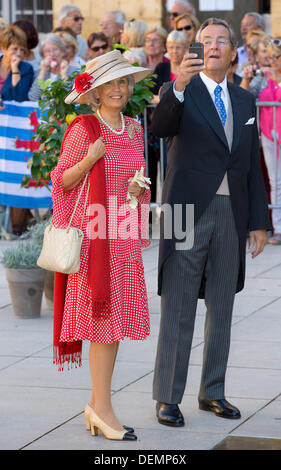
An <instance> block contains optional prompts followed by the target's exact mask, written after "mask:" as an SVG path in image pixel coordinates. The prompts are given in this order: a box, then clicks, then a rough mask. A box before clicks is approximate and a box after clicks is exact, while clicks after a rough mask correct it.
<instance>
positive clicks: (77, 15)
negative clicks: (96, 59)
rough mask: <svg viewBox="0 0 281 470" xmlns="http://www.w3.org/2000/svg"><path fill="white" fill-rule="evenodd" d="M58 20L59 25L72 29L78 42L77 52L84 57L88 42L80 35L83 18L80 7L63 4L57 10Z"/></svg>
mask: <svg viewBox="0 0 281 470" xmlns="http://www.w3.org/2000/svg"><path fill="white" fill-rule="evenodd" d="M58 20H59V25H60V26H62V27H63V28H66V27H68V28H70V29H72V31H73V33H74V34H75V36H76V40H77V43H78V52H77V54H78V55H79V56H80V57H82V59H85V58H86V54H87V51H88V44H87V41H86V39H84V38H83V36H81V33H82V26H83V21H84V18H83V15H82V13H81V10H80V8H78V7H76V6H75V5H64V6H63V7H62V8H61V9H60V11H59V14H58Z"/></svg>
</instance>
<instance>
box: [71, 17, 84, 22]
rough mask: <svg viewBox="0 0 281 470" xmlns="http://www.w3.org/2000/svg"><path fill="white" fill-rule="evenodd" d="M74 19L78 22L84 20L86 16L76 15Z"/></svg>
mask: <svg viewBox="0 0 281 470" xmlns="http://www.w3.org/2000/svg"><path fill="white" fill-rule="evenodd" d="M73 19H74V21H76V22H78V21H84V19H85V18H83V16H74V17H73Z"/></svg>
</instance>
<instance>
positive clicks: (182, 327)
mask: <svg viewBox="0 0 281 470" xmlns="http://www.w3.org/2000/svg"><path fill="white" fill-rule="evenodd" d="M204 268H205V275H206V288H205V304H206V307H207V311H206V320H205V331H204V353H203V367H202V376H201V385H200V391H199V396H200V397H201V398H208V399H213V400H215V399H216V400H219V399H222V398H224V397H225V395H224V382H225V374H226V368H227V361H228V355H229V347H230V332H231V319H232V310H233V303H234V296H235V291H236V283H237V277H238V270H239V241H238V236H237V231H236V227H235V221H234V217H233V213H232V208H231V202H230V197H229V196H224V195H215V197H214V199H213V200H212V202H211V203H210V205H209V206H208V208H207V209H206V210H205V212H204V213H203V215H202V216H201V217H200V219H199V220H198V222H197V223H196V225H195V227H194V245H193V248H192V249H190V250H182V251H179V250H178V251H174V252H173V253H172V254H171V255H170V257H169V258H168V259H167V261H166V262H165V264H164V266H163V281H162V293H161V323H160V331H159V338H158V347H157V354H156V361H155V370H154V380H153V399H154V400H157V401H159V402H163V403H173V404H175V403H177V404H178V403H181V400H182V396H183V394H184V390H185V386H186V380H187V372H188V363H189V356H190V350H191V343H192V337H193V331H194V322H195V314H196V308H197V301H198V293H199V288H200V283H201V278H202V273H203V270H204Z"/></svg>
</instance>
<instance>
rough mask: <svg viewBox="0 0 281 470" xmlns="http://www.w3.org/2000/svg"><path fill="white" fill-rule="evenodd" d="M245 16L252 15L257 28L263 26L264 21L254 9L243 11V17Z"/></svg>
mask: <svg viewBox="0 0 281 470" xmlns="http://www.w3.org/2000/svg"><path fill="white" fill-rule="evenodd" d="M247 16H253V17H254V18H255V20H256V25H257V28H262V29H264V28H265V21H264V17H263V16H262V15H260V14H259V13H256V12H255V11H250V12H248V13H245V15H244V18H246V17H247Z"/></svg>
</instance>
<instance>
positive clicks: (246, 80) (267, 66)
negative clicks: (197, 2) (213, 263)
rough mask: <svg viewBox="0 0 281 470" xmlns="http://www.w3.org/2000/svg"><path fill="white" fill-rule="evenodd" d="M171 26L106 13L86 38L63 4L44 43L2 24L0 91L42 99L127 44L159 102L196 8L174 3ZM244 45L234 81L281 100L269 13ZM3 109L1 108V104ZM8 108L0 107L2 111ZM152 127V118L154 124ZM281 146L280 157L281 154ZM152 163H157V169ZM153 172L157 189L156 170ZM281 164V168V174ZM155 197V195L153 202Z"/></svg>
mask: <svg viewBox="0 0 281 470" xmlns="http://www.w3.org/2000/svg"><path fill="white" fill-rule="evenodd" d="M166 9H167V17H168V22H167V28H163V27H159V26H157V27H156V26H155V27H150V26H149V25H148V24H146V22H145V21H143V20H142V19H131V20H128V19H127V18H126V14H125V13H124V12H122V11H119V10H114V11H107V12H105V13H104V14H103V16H102V17H101V18H100V22H99V28H98V31H94V32H92V33H91V34H90V35H89V36H88V37H87V38H86V39H85V38H84V37H83V35H82V28H83V22H84V18H83V16H82V13H81V10H80V9H79V8H78V7H77V6H74V5H64V6H63V7H62V8H61V9H60V11H59V14H58V22H59V24H58V26H57V27H56V28H54V29H53V30H52V31H50V32H49V33H48V34H46V35H44V36H43V38H42V39H41V40H39V37H38V32H37V30H36V28H35V26H34V25H33V24H32V23H31V22H30V21H27V20H25V19H22V20H21V19H19V20H17V21H16V22H14V23H13V24H11V25H8V24H6V23H5V21H4V20H3V19H0V48H1V57H0V93H1V97H2V100H4V101H5V100H16V101H19V102H22V101H25V100H31V101H37V100H39V99H40V94H41V89H40V87H39V85H38V80H39V79H40V80H46V79H50V80H57V79H60V78H66V77H68V76H70V75H71V74H72V72H74V71H76V70H80V68H81V66H82V65H84V64H85V63H86V62H87V61H88V60H91V59H93V58H95V57H97V56H99V55H101V54H104V53H106V52H107V51H110V50H112V47H113V45H114V44H120V45H121V46H125V47H124V48H122V47H121V49H120V50H121V52H122V53H123V54H124V56H125V57H126V58H127V59H128V60H129V61H130V62H131V63H132V64H133V63H136V62H137V63H138V64H139V65H141V66H145V67H149V68H150V69H151V70H152V72H153V73H155V74H156V78H155V79H154V81H155V86H154V88H153V94H154V99H153V101H152V103H153V104H157V102H158V101H159V90H160V89H161V86H162V85H163V83H164V82H166V81H170V80H174V79H175V78H176V77H177V73H178V69H179V65H180V63H181V61H182V58H183V56H184V54H185V53H186V52H188V49H189V45H190V43H191V42H194V41H196V33H197V31H198V29H199V28H200V22H199V20H198V19H197V17H196V11H195V8H194V6H193V5H192V3H191V2H189V1H187V0H178V1H175V0H167V1H166ZM240 32H241V38H242V41H243V44H242V46H240V47H238V49H237V56H236V58H235V60H233V62H232V63H231V64H230V67H229V71H228V74H227V76H228V80H229V81H231V82H233V83H235V84H237V85H238V86H241V87H243V88H244V89H247V90H249V91H250V92H251V93H253V94H254V96H255V97H256V99H257V100H259V101H261V100H267V101H269V100H270V101H278V102H280V101H281V36H280V37H274V38H273V37H271V36H269V35H268V34H267V33H266V32H265V23H264V19H263V17H262V15H260V14H258V13H256V12H249V13H246V14H245V16H244V17H243V18H242V21H241V28H240ZM0 104H1V103H0ZM1 109H3V108H1V107H0V110H1ZM272 116H273V112H272V108H264V109H263V108H262V109H261V112H260V123H261V132H262V145H263V151H264V158H265V163H266V167H267V171H268V177H269V181H270V187H271V199H272V201H274V202H277V204H280V202H281V170H280V171H278V175H276V165H275V163H274V155H275V153H274V151H273V147H272V146H273V141H275V142H276V140H277V142H278V145H279V144H280V146H279V147H281V108H278V109H277V119H276V122H277V129H275V131H276V135H275V136H274V132H273V131H274V125H273V118H272ZM148 122H149V119H148ZM279 147H278V151H277V153H278V155H279V152H280V148H279ZM158 157H159V145H158V144H157V143H156V141H155V139H153V136H150V139H149V158H153V160H157V158H158ZM151 165H152V164H151V163H150V166H151ZM152 166H153V167H154V170H153V168H152V167H151V168H150V169H151V171H152V179H153V182H154V186H155V178H156V173H155V164H154V163H153V165H152ZM280 168H281V165H279V169H280ZM155 197H156V194H155V192H153V191H152V201H153V200H155ZM273 225H274V234H273V235H274V236H273V237H272V240H271V242H272V243H273V244H281V210H279V209H276V210H275V211H274V217H273Z"/></svg>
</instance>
